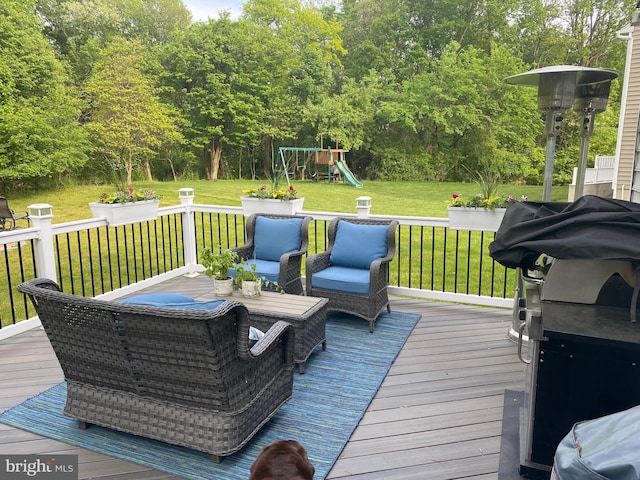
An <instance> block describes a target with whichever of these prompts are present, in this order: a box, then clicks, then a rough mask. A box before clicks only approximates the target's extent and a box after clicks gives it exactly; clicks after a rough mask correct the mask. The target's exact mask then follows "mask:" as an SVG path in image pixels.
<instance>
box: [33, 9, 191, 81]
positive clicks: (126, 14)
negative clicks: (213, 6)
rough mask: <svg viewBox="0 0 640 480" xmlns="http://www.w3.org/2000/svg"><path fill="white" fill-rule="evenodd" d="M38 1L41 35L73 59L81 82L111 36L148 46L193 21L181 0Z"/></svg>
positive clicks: (72, 61)
mask: <svg viewBox="0 0 640 480" xmlns="http://www.w3.org/2000/svg"><path fill="white" fill-rule="evenodd" d="M37 7H38V13H39V15H40V16H41V17H42V18H43V19H44V22H45V24H44V29H43V31H44V33H45V35H46V36H47V37H48V38H50V39H51V41H52V42H53V44H54V45H55V46H56V48H57V50H58V51H59V52H60V53H61V54H62V55H63V56H64V57H65V58H66V59H67V60H68V61H69V63H70V64H71V65H72V67H73V70H74V73H75V78H76V80H77V81H78V82H79V83H81V82H82V81H84V80H85V79H86V78H87V77H88V75H89V74H90V72H91V68H92V65H93V64H94V63H95V62H96V61H97V59H98V57H99V55H100V52H101V51H102V49H103V48H105V47H106V46H107V45H108V44H109V43H110V42H111V41H113V40H114V39H116V38H118V37H122V38H127V39H135V40H137V41H139V42H141V43H143V44H144V45H146V46H148V47H152V46H155V45H161V44H164V43H166V42H168V41H169V40H170V39H171V38H173V36H174V35H175V34H176V32H178V31H181V30H184V29H186V28H188V27H189V25H190V23H191V14H190V13H189V11H188V10H187V9H186V8H185V6H184V4H183V3H182V1H181V0H83V1H78V0H37Z"/></svg>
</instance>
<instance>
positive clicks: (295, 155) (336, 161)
mask: <svg viewBox="0 0 640 480" xmlns="http://www.w3.org/2000/svg"><path fill="white" fill-rule="evenodd" d="M348 151H349V150H343V149H340V148H335V149H331V148H304V147H280V148H279V149H278V155H277V157H276V160H275V162H274V169H273V173H274V176H276V177H281V178H286V179H287V184H289V185H290V184H291V179H292V178H293V179H295V178H297V177H299V178H300V179H301V180H304V179H305V176H306V175H307V172H312V173H311V174H310V177H311V178H313V179H314V180H316V181H317V182H324V181H326V182H327V183H334V182H338V183H345V182H346V183H348V184H349V185H351V186H354V187H356V188H362V186H363V185H362V183H360V182H359V181H358V179H357V178H356V176H355V175H354V174H353V172H351V170H349V166H348V165H347V160H346V153H347V152H348Z"/></svg>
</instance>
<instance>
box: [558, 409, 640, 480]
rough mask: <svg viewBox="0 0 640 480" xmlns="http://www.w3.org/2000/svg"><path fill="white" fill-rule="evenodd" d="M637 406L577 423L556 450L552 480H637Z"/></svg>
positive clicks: (639, 455)
mask: <svg viewBox="0 0 640 480" xmlns="http://www.w3.org/2000/svg"><path fill="white" fill-rule="evenodd" d="M639 478H640V406H638V407H633V408H631V409H629V410H625V411H623V412H618V413H614V414H612V415H607V416H606V417H601V418H598V419H596V420H589V421H586V422H579V423H576V424H575V425H574V426H573V428H572V429H571V431H570V432H569V433H568V434H567V436H566V437H564V438H563V439H562V441H561V442H560V445H558V448H557V450H556V455H555V459H554V464H553V470H552V472H551V480H589V479H593V480H638V479H639Z"/></svg>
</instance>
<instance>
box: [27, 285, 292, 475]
mask: <svg viewBox="0 0 640 480" xmlns="http://www.w3.org/2000/svg"><path fill="white" fill-rule="evenodd" d="M18 290H20V291H21V292H23V293H25V294H27V295H29V297H30V298H31V301H32V302H33V305H34V306H35V309H36V311H37V313H38V316H39V317H40V320H41V321H42V325H43V326H44V329H45V331H46V333H47V335H48V337H49V340H50V342H51V345H52V346H53V348H54V350H55V353H56V356H57V357H58V360H59V362H60V365H61V367H62V370H63V371H64V376H65V380H66V382H67V403H66V405H65V408H64V414H65V415H67V416H69V417H73V418H76V419H78V421H79V426H80V427H81V428H84V427H86V426H88V425H90V424H96V425H101V426H104V427H108V428H113V429H115V430H120V431H123V432H127V433H131V434H134V435H140V436H143V437H148V438H153V439H156V440H161V441H163V442H167V443H171V444H175V445H180V446H184V447H189V448H193V449H196V450H200V451H204V452H208V453H210V454H211V459H212V460H214V461H217V462H219V461H220V460H221V459H222V457H224V456H227V455H231V454H232V453H234V452H236V451H238V450H239V449H240V448H241V447H242V446H243V445H245V444H246V443H247V442H248V441H249V440H250V439H251V437H253V436H254V435H255V434H256V433H257V432H258V430H259V429H260V428H261V427H262V426H263V425H264V424H265V423H266V422H267V421H268V420H269V419H270V418H271V417H272V416H273V415H274V414H275V413H276V412H277V411H278V409H279V408H280V407H281V406H282V405H283V404H284V403H285V402H287V401H288V400H289V399H290V398H291V395H292V390H293V343H294V342H293V337H292V336H293V329H292V327H291V326H290V325H289V324H288V323H285V322H277V323H276V324H275V325H274V326H273V327H272V328H271V329H270V330H269V331H268V332H266V334H265V336H264V338H262V339H261V340H260V341H259V342H258V343H256V344H255V345H254V346H253V347H252V348H249V336H248V331H249V314H248V312H247V309H246V307H245V306H244V305H241V304H239V303H236V302H224V303H223V304H222V305H221V306H219V307H218V308H216V309H214V310H185V309H176V308H163V307H155V306H143V305H130V304H121V303H116V302H110V301H103V300H96V299H92V298H83V297H79V296H75V295H69V294H66V293H62V292H61V291H60V288H59V287H58V285H57V284H56V283H55V282H53V281H51V280H48V279H36V280H31V281H29V282H26V283H23V284H22V285H20V286H19V287H18Z"/></svg>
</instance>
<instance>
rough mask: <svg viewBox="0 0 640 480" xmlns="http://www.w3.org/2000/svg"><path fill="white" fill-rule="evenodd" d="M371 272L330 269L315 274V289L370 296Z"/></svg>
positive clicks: (313, 278)
mask: <svg viewBox="0 0 640 480" xmlns="http://www.w3.org/2000/svg"><path fill="white" fill-rule="evenodd" d="M369 279H370V274H369V270H365V269H362V268H346V267H329V268H325V269H324V270H320V271H319V272H318V273H314V274H313V277H311V285H312V286H313V288H319V289H322V290H335V291H338V292H347V293H353V294H356V295H368V294H369Z"/></svg>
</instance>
